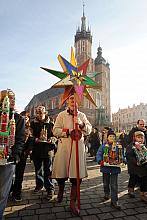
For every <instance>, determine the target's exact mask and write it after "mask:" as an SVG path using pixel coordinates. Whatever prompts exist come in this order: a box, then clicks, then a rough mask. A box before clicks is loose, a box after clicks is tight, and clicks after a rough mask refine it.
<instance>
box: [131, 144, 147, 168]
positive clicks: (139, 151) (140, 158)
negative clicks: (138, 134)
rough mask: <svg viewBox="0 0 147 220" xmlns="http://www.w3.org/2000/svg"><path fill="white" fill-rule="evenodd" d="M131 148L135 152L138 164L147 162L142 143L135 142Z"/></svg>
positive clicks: (146, 151) (145, 149)
mask: <svg viewBox="0 0 147 220" xmlns="http://www.w3.org/2000/svg"><path fill="white" fill-rule="evenodd" d="M132 149H133V150H134V152H135V155H136V159H137V165H138V166H141V165H143V164H145V163H147V148H146V146H145V145H144V144H140V143H138V142H135V145H134V146H133V147H132Z"/></svg>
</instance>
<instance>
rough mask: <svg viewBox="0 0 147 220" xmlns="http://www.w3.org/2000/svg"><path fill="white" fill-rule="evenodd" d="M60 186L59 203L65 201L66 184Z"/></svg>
mask: <svg viewBox="0 0 147 220" xmlns="http://www.w3.org/2000/svg"><path fill="white" fill-rule="evenodd" d="M58 186H59V191H58V196H57V201H58V202H59V203H60V202H62V200H63V193H64V187H65V183H63V184H59V185H58Z"/></svg>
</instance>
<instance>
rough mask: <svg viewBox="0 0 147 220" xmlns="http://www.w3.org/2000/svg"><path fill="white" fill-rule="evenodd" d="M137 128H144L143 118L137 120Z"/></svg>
mask: <svg viewBox="0 0 147 220" xmlns="http://www.w3.org/2000/svg"><path fill="white" fill-rule="evenodd" d="M138 128H139V129H141V130H144V129H145V121H144V120H139V123H138Z"/></svg>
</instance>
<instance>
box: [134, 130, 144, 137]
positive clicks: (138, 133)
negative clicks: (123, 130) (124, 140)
mask: <svg viewBox="0 0 147 220" xmlns="http://www.w3.org/2000/svg"><path fill="white" fill-rule="evenodd" d="M139 135H141V136H144V133H143V132H142V131H135V133H134V136H135V137H136V136H139Z"/></svg>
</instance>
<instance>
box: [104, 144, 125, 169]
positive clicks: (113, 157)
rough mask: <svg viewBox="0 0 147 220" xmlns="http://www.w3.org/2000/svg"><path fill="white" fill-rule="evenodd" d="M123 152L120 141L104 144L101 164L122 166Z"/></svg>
mask: <svg viewBox="0 0 147 220" xmlns="http://www.w3.org/2000/svg"><path fill="white" fill-rule="evenodd" d="M123 162H124V152H123V149H122V145H121V144H120V143H116V142H113V144H112V145H109V144H107V143H106V144H105V147H104V154H103V166H116V167H120V166H124V163H123Z"/></svg>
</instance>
